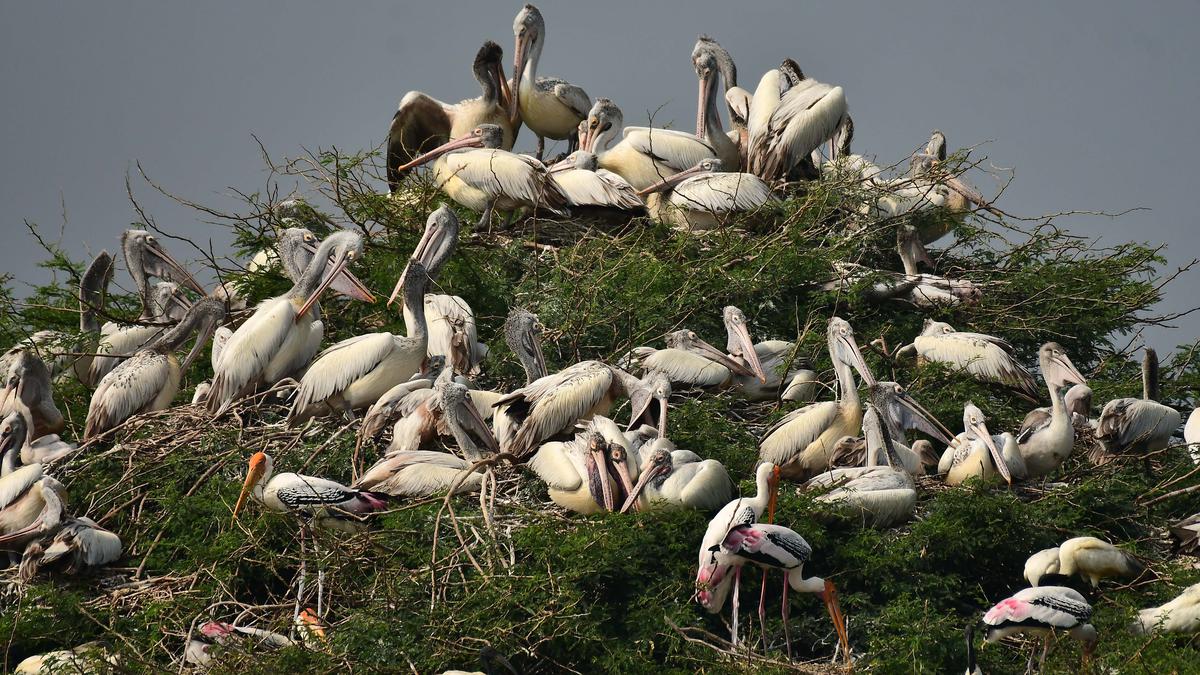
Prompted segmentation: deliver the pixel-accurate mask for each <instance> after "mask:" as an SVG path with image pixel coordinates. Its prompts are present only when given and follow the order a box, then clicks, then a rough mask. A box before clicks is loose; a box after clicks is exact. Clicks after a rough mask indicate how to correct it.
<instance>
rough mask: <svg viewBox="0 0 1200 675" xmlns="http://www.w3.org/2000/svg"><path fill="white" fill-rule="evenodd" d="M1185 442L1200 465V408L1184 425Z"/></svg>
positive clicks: (1194, 411)
mask: <svg viewBox="0 0 1200 675" xmlns="http://www.w3.org/2000/svg"><path fill="white" fill-rule="evenodd" d="M1085 415H1086V413H1085ZM1183 440H1184V442H1186V443H1187V446H1188V454H1190V455H1191V456H1192V461H1193V462H1195V463H1196V464H1200V408H1195V409H1194V410H1192V414H1190V415H1188V418H1187V424H1185V425H1183Z"/></svg>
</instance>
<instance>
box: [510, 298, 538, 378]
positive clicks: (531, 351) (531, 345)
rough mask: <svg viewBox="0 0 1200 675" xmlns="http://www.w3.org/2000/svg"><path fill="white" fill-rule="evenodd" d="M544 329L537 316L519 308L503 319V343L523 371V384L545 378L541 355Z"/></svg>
mask: <svg viewBox="0 0 1200 675" xmlns="http://www.w3.org/2000/svg"><path fill="white" fill-rule="evenodd" d="M543 330H545V327H544V326H542V322H541V321H539V320H538V317H537V314H534V313H533V312H530V311H529V310H527V309H522V308H520V307H516V308H514V309H513V310H512V311H510V312H509V313H508V317H506V318H505V319H504V341H505V343H506V344H508V348H509V349H510V350H512V353H513V354H514V355H515V356H516V357H517V360H518V361H520V362H521V368H523V369H524V370H525V384H529V383H530V382H533V381H534V380H537V379H540V378H543V377H545V376H546V357H545V355H544V354H543V353H542V331H543Z"/></svg>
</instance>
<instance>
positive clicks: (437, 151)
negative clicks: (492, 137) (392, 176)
mask: <svg viewBox="0 0 1200 675" xmlns="http://www.w3.org/2000/svg"><path fill="white" fill-rule="evenodd" d="M479 147H483V140H482V139H480V138H479V137H478V136H476V135H474V134H471V135H469V136H463V137H462V138H459V139H455V140H453V141H450V142H448V143H443V144H442V145H439V146H438V147H436V148H434V149H432V150H430V151H429V152H427V153H425V154H423V155H419V156H418V157H416V158H415V159H413V160H412V161H411V162H409V163H408V164H401V165H400V166H399V167H397V169H398V170H399V171H408V170H409V169H411V168H413V167H416V166H421V165H422V164H426V163H428V162H432V161H433V160H435V159H437V158H438V157H441V156H442V155H444V154H446V153H447V152H452V151H454V150H458V149H460V148H479Z"/></svg>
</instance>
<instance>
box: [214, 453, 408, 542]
mask: <svg viewBox="0 0 1200 675" xmlns="http://www.w3.org/2000/svg"><path fill="white" fill-rule="evenodd" d="M274 470H275V463H274V460H272V459H271V456H270V455H268V454H267V453H265V452H256V453H254V455H253V456H251V457H250V468H249V470H247V471H246V480H245V482H244V483H243V485H242V492H241V494H240V495H238V500H237V504H235V505H234V507H233V517H234V519H235V520H236V519H237V517H238V513H240V512H241V510H242V506H243V505H244V504H245V503H246V498H247V497H250V496H253V497H254V500H255V501H257V502H258V503H260V504H262V505H263V506H265V507H267V508H268V509H270V510H272V511H276V512H278V513H291V514H294V515H297V516H300V517H302V518H305V519H310V518H311V519H314V520H315V524H316V525H318V526H320V527H324V528H327V529H331V530H340V531H343V532H357V531H359V530H361V529H363V526H364V525H365V523H366V521H367V520H368V519H369V518H370V517H371V516H372V515H373V514H374V513H375V512H377V511H381V510H383V509H384V508H386V507H387V502H386V501H385V500H384V499H382V498H381V497H383V495H380V494H378V493H375V492H370V491H367V490H359V489H356V488H348V487H346V486H345V485H342V484H341V483H337V482H335V481H331V480H326V479H324V478H314V477H313V476H302V475H300V474H297V473H281V474H279V475H272V474H273V472H274Z"/></svg>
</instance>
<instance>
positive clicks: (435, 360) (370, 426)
mask: <svg viewBox="0 0 1200 675" xmlns="http://www.w3.org/2000/svg"><path fill="white" fill-rule="evenodd" d="M445 367H446V359H445V358H444V357H441V356H433V357H429V358H427V359H426V360H425V363H424V364H422V366H421V371H420V372H418V373H417V374H416V375H413V376H412V377H411V378H409V379H408V381H407V382H401V383H400V384H398V385H396V386H394V387H392V388H391V389H389V390H387V392H386V393H384V395H383V396H380V397H379V400H377V401H375V403H373V404H371V407H370V408H368V409H367V412H366V414H364V415H363V418H362V424H361V425H360V426H359V427H358V439H359V443H360V444H361V443H363V442H365V441H367V440H369V439H372V438H375V437H376V436H378V435H379V433H380V432H381V431H383V430H384V429H385V428H386V427H387V426H389V425H391V424H392V423H393V422H395V421H396V418H397V416H399V415H400V414H401V411H402V410H404V409H407V407H408V405H407V403H406V399H407V398H408V395H409V394H411V393H413V392H417V391H421V390H425V389H430V388H432V387H433V383H434V380H436V379H437V378H438V376H439V375H441V374H442V371H443V370H444V369H445Z"/></svg>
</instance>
